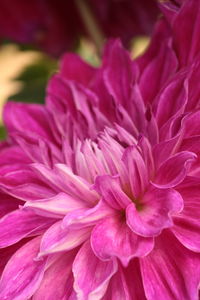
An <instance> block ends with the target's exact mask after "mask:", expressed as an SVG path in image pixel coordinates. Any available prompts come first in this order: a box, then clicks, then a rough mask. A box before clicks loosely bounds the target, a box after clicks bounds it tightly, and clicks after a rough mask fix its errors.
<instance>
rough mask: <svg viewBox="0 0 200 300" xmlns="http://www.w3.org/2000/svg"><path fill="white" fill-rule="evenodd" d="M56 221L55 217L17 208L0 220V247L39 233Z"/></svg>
mask: <svg viewBox="0 0 200 300" xmlns="http://www.w3.org/2000/svg"><path fill="white" fill-rule="evenodd" d="M54 222H55V219H50V218H45V217H40V216H38V215H36V214H35V212H33V211H31V210H23V209H18V210H15V211H13V212H11V213H9V214H7V215H5V216H4V217H3V218H2V219H1V220H0V247H1V248H2V247H7V246H10V245H12V244H14V243H16V242H18V241H20V240H21V239H23V238H24V237H29V236H34V235H37V234H39V233H41V232H43V231H44V230H45V229H46V228H48V227H49V226H50V225H52V224H53V223H54Z"/></svg>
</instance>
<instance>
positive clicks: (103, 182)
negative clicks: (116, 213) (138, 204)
mask: <svg viewBox="0 0 200 300" xmlns="http://www.w3.org/2000/svg"><path fill="white" fill-rule="evenodd" d="M94 189H95V190H96V191H97V192H98V193H99V194H100V195H101V196H102V200H103V201H105V202H106V203H107V204H108V205H109V206H110V207H112V208H115V209H118V210H120V209H122V208H125V207H126V206H127V205H128V204H130V199H129V198H128V196H127V195H126V194H125V193H124V192H123V191H122V188H121V186H120V182H119V178H118V177H111V176H109V175H102V176H97V178H96V181H95V184H94Z"/></svg>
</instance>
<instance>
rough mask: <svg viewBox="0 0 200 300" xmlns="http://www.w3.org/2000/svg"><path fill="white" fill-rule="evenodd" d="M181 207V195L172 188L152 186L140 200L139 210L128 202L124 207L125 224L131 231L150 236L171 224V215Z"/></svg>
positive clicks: (157, 233)
mask: <svg viewBox="0 0 200 300" xmlns="http://www.w3.org/2000/svg"><path fill="white" fill-rule="evenodd" d="M182 209H183V199H182V197H181V195H180V194H179V193H178V192H177V191H175V190H172V189H165V190H162V189H157V188H153V189H152V190H150V191H149V192H147V193H146V194H145V195H144V197H143V199H142V201H141V210H139V211H137V209H136V207H135V205H133V204H130V205H129V206H128V207H127V209H126V215H127V224H128V225H129V226H130V228H131V229H132V230H133V232H135V233H137V234H139V235H141V236H145V237H152V236H155V235H159V234H160V233H161V231H162V230H163V229H164V228H168V227H171V226H172V225H173V222H172V215H173V214H175V213H178V212H180V211H181V210H182Z"/></svg>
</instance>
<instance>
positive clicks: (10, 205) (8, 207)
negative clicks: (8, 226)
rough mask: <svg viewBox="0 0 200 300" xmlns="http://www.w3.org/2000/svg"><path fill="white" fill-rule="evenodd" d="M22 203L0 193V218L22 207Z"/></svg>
mask: <svg viewBox="0 0 200 300" xmlns="http://www.w3.org/2000/svg"><path fill="white" fill-rule="evenodd" d="M22 204H23V202H22V201H20V200H18V199H16V198H13V197H12V196H10V195H8V194H5V193H3V192H0V218H2V217H3V216H4V215H6V214H8V213H9V212H11V211H13V210H15V209H18V207H19V205H22Z"/></svg>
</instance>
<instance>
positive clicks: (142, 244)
mask: <svg viewBox="0 0 200 300" xmlns="http://www.w3.org/2000/svg"><path fill="white" fill-rule="evenodd" d="M153 245H154V242H153V239H152V238H143V237H140V236H138V235H136V234H135V233H133V232H132V231H131V229H130V228H129V227H128V226H127V225H126V223H125V221H124V220H123V217H122V216H120V215H118V216H112V217H107V218H105V219H104V220H102V221H101V222H100V223H99V224H97V225H96V226H95V228H94V229H93V231H92V234H91V246H92V249H93V251H94V253H95V254H96V255H97V256H98V257H99V258H100V259H102V260H108V259H111V258H112V257H115V256H116V257H118V258H119V259H120V260H121V262H122V264H123V265H124V266H127V265H128V263H129V261H130V260H131V259H132V258H133V257H138V256H144V255H146V254H148V253H149V252H150V251H151V250H152V248H153Z"/></svg>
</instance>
